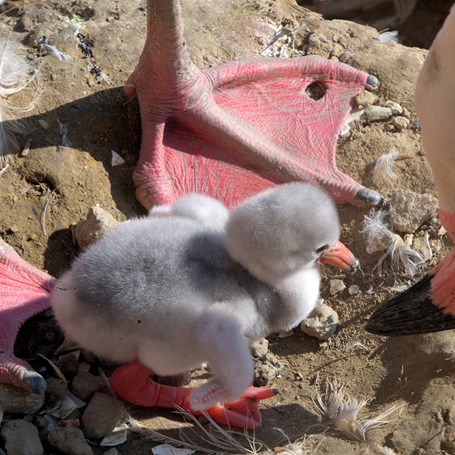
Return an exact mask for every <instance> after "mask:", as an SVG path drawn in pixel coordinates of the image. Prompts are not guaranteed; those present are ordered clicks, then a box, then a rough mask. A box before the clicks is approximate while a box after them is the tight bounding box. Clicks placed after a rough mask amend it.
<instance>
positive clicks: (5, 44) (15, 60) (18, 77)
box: [0, 37, 36, 166]
mask: <svg viewBox="0 0 455 455" xmlns="http://www.w3.org/2000/svg"><path fill="white" fill-rule="evenodd" d="M17 47H18V45H17V43H15V42H14V41H11V40H9V39H6V38H2V37H0V165H2V166H5V165H6V163H7V154H8V153H10V152H12V151H17V150H18V149H19V144H18V142H17V138H16V134H19V133H23V132H24V131H25V130H26V128H25V126H24V125H23V124H22V123H21V122H20V121H18V120H16V117H17V114H19V113H20V112H27V111H29V110H30V109H32V108H33V106H34V101H35V99H33V100H32V101H31V102H30V103H28V104H24V105H19V104H15V103H14V102H12V101H11V100H9V97H10V96H12V95H14V94H16V93H19V92H20V91H21V90H23V89H24V88H25V87H27V86H28V85H29V84H30V83H31V82H32V81H33V80H34V79H35V76H36V71H35V70H33V69H32V67H31V65H30V64H29V63H28V62H27V60H26V59H25V58H24V57H23V56H21V55H20V54H19V52H18V49H17Z"/></svg>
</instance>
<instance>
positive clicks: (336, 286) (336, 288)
mask: <svg viewBox="0 0 455 455" xmlns="http://www.w3.org/2000/svg"><path fill="white" fill-rule="evenodd" d="M345 289H346V285H345V284H344V281H343V280H338V279H335V280H330V295H335V294H338V293H339V292H341V291H343V290H345Z"/></svg>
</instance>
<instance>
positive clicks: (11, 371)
mask: <svg viewBox="0 0 455 455" xmlns="http://www.w3.org/2000/svg"><path fill="white" fill-rule="evenodd" d="M52 283H53V279H52V278H51V277H50V276H49V275H47V274H46V273H44V272H41V271H40V270H38V269H36V268H35V267H33V266H31V265H30V264H28V263H27V262H26V261H24V260H23V259H22V258H21V257H20V256H19V255H18V254H17V253H16V252H15V251H14V249H13V248H12V247H11V246H10V245H8V244H7V243H6V242H4V241H3V240H2V239H1V238H0V382H1V383H6V384H13V385H16V386H18V387H22V388H25V389H27V390H31V391H34V392H37V393H41V392H43V391H44V390H45V388H46V382H45V380H44V379H43V377H42V376H41V375H40V374H38V373H37V372H36V371H33V369H32V368H31V367H30V366H29V365H28V364H27V363H26V362H24V361H23V360H21V359H19V358H17V357H16V356H15V355H14V343H15V341H16V336H17V334H18V332H19V329H20V327H21V325H22V324H23V323H24V322H25V321H26V320H27V319H29V318H31V317H32V316H34V315H35V314H37V313H40V312H41V311H44V310H46V309H48V308H49V307H50V301H49V293H50V290H51V289H52V285H53V284H52Z"/></svg>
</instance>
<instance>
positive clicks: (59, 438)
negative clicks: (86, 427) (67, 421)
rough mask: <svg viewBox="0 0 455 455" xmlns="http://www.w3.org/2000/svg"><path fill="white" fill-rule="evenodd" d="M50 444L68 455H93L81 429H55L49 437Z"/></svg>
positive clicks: (50, 432)
mask: <svg viewBox="0 0 455 455" xmlns="http://www.w3.org/2000/svg"><path fill="white" fill-rule="evenodd" d="M47 440H48V442H49V444H50V445H51V446H52V447H54V448H55V449H57V450H59V451H60V452H62V453H64V454H67V455H93V451H92V449H91V447H90V446H89V444H88V443H87V441H86V440H85V437H84V433H83V432H82V430H80V429H79V428H75V427H63V428H54V429H52V430H50V431H49V434H48V435H47Z"/></svg>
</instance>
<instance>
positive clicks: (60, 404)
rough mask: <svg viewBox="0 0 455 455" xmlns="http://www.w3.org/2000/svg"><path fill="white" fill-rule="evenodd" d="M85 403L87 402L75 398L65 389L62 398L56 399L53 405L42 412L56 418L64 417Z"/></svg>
mask: <svg viewBox="0 0 455 455" xmlns="http://www.w3.org/2000/svg"><path fill="white" fill-rule="evenodd" d="M86 405H87V403H85V402H84V401H82V400H80V399H79V398H77V397H76V395H74V394H72V393H71V392H70V391H69V390H66V391H65V395H64V396H63V398H62V399H61V400H59V401H57V402H56V404H55V406H54V407H52V408H50V409H46V410H45V411H44V413H45V414H48V415H51V416H52V417H55V418H57V419H66V418H67V417H68V416H69V415H71V414H72V413H73V412H74V411H75V410H76V409H80V408H83V407H84V406H86Z"/></svg>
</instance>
